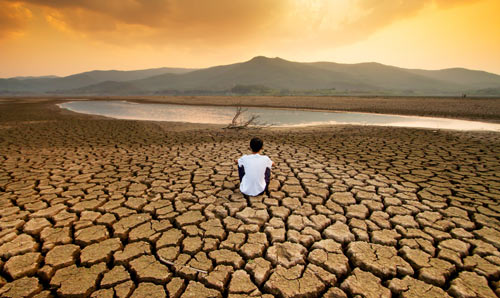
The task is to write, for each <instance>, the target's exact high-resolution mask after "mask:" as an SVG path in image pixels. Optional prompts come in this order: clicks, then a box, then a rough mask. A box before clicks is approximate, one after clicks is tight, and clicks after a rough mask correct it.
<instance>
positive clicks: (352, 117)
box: [59, 101, 500, 131]
mask: <svg viewBox="0 0 500 298" xmlns="http://www.w3.org/2000/svg"><path fill="white" fill-rule="evenodd" d="M59 106H60V107H61V108H64V109H68V110H71V111H74V112H78V113H85V114H93V115H102V116H107V117H112V118H117V119H131V120H152V121H173V122H190V123H202V124H229V123H230V122H231V120H232V118H233V116H234V114H235V108H234V107H214V106H189V105H175V104H140V103H131V102H126V101H72V102H67V103H63V104H60V105H59ZM246 114H247V115H251V114H255V115H258V116H259V121H261V122H263V123H267V124H272V125H273V126H278V127H293V126H311V125H325V124H355V125H379V126H399V127H420V128H432V129H453V130H486V131H500V124H494V123H484V122H477V121H465V120H454V119H445V118H431V117H417V116H399V115H384V114H369V113H351V112H319V111H301V110H287V109H271V108H248V111H247V112H246Z"/></svg>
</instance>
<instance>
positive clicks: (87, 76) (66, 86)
mask: <svg viewBox="0 0 500 298" xmlns="http://www.w3.org/2000/svg"><path fill="white" fill-rule="evenodd" d="M190 71H193V69H187V68H169V67H163V68H153V69H144V70H132V71H119V70H93V71H88V72H83V73H79V74H75V75H70V76H67V77H52V76H48V77H32V78H30V77H24V78H9V79H0V91H4V92H5V91H13V92H26V93H46V92H49V93H54V92H57V93H61V91H63V90H72V92H69V93H74V91H75V90H76V89H80V88H83V87H86V86H91V85H95V84H98V83H102V82H105V81H115V82H125V81H130V80H138V79H143V78H147V77H151V76H155V75H159V74H164V73H175V74H182V73H187V72H190Z"/></svg>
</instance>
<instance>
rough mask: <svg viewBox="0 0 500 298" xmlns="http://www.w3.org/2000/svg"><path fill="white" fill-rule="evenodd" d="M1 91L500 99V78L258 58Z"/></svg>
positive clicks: (12, 84)
mask: <svg viewBox="0 0 500 298" xmlns="http://www.w3.org/2000/svg"><path fill="white" fill-rule="evenodd" d="M0 92H1V93H6V92H27V93H30V92H32V93H33V92H34V93H57V94H68V95H69V94H71V95H75V94H81V95H89V94H92V95H100V94H102V95H113V94H116V95H125V94H130V95H134V94H141V95H145V94H247V95H248V94H255V95H259V94H266V95H280V94H283V95H289V94H292V95H294V94H295V95H301V94H307V95H339V94H367V95H443V96H461V95H462V94H468V95H477V96H500V76H499V75H496V74H493V73H488V72H484V71H476V70H468V69H464V68H450V69H443V70H421V69H405V68H399V67H394V66H388V65H383V64H379V63H358V64H341V63H333V62H314V63H299V62H292V61H287V60H284V59H281V58H267V57H262V56H259V57H255V58H253V59H251V60H249V61H246V62H241V63H235V64H229V65H221V66H215V67H210V68H204V69H198V70H193V69H183V68H156V69H147V70H136V71H90V72H85V73H80V74H75V75H72V76H68V77H63V78H33V79H16V78H11V79H0Z"/></svg>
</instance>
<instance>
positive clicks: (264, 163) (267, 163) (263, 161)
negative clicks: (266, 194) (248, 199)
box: [238, 154, 273, 196]
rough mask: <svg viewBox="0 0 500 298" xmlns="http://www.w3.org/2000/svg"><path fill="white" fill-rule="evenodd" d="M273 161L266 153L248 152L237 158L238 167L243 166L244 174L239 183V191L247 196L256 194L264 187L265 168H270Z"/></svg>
mask: <svg viewBox="0 0 500 298" xmlns="http://www.w3.org/2000/svg"><path fill="white" fill-rule="evenodd" d="M272 165H273V162H272V161H271V159H270V158H269V157H267V156H266V155H260V154H249V155H243V156H242V157H241V158H240V159H238V167H241V166H243V168H244V169H245V175H244V176H243V179H242V180H241V183H240V191H241V192H242V193H244V194H246V195H249V196H256V195H258V194H260V193H261V192H263V191H264V189H265V188H266V180H265V173H266V168H269V169H271V167H272Z"/></svg>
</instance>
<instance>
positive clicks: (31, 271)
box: [0, 104, 500, 298]
mask: <svg viewBox="0 0 500 298" xmlns="http://www.w3.org/2000/svg"><path fill="white" fill-rule="evenodd" d="M47 109H49V106H48V105H47V106H46V105H29V104H24V105H23V104H19V105H14V104H9V105H8V106H7V105H4V107H3V108H2V111H1V112H0V114H1V115H0V116H1V117H0V119H2V120H0V228H1V232H0V258H1V260H0V296H1V297H57V296H60V297H196V298H200V297H261V296H262V297H263V296H266V297H272V296H276V297H352V296H356V295H359V296H360V297H439V298H442V297H497V295H500V289H499V287H500V282H499V278H500V252H499V249H500V203H499V202H500V201H499V200H500V135H499V134H495V133H458V132H442V131H438V132H433V131H430V130H415V129H396V128H372V127H330V128H320V129H301V130H295V131H293V130H262V131H242V132H241V131H239V132H232V131H224V130H222V129H216V128H201V127H199V128H190V129H186V130H179V129H178V128H179V127H180V128H182V127H183V126H182V125H180V126H179V125H175V124H167V123H147V122H133V121H115V120H103V119H95V118H86V117H84V116H77V115H63V114H61V115H60V114H58V113H48V112H47V111H48V110H47ZM255 133H257V134H259V135H261V136H262V138H263V139H264V140H265V142H266V144H265V153H266V154H268V155H269V156H270V157H271V158H272V159H273V160H274V161H275V162H276V167H275V169H273V174H272V182H271V185H270V194H269V196H267V195H263V196H259V197H254V198H245V197H244V196H242V195H241V194H240V192H239V191H238V181H237V180H238V178H237V171H236V166H235V164H234V162H233V160H234V159H235V158H238V157H239V156H240V155H241V154H242V153H245V152H246V150H247V147H248V145H247V142H248V140H249V138H250V137H251V136H252V135H253V134H255Z"/></svg>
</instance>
